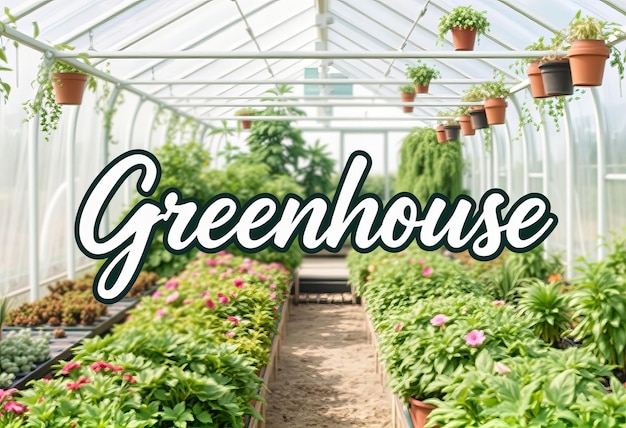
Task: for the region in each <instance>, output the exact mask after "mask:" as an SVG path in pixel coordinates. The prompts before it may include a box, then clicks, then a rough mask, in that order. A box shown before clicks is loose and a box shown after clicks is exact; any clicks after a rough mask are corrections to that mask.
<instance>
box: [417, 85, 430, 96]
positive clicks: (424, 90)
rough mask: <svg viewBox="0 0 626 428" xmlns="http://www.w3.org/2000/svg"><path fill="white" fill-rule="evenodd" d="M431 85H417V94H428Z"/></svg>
mask: <svg viewBox="0 0 626 428" xmlns="http://www.w3.org/2000/svg"><path fill="white" fill-rule="evenodd" d="M428 87H429V85H415V93H416V94H427V93H428Z"/></svg>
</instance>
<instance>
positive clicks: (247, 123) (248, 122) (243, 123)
mask: <svg viewBox="0 0 626 428" xmlns="http://www.w3.org/2000/svg"><path fill="white" fill-rule="evenodd" d="M251 126H252V121H251V120H242V121H241V128H242V129H250V127H251Z"/></svg>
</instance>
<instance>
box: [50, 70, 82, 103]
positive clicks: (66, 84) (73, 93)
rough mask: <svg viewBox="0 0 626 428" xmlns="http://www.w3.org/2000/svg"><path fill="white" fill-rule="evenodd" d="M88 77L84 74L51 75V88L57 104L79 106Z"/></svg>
mask: <svg viewBox="0 0 626 428" xmlns="http://www.w3.org/2000/svg"><path fill="white" fill-rule="evenodd" d="M88 77H89V76H87V75H86V74H84V73H52V87H53V88H54V98H55V100H56V102H57V104H62V105H79V104H81V103H82V102H83V94H84V93H85V85H86V83H87V78H88Z"/></svg>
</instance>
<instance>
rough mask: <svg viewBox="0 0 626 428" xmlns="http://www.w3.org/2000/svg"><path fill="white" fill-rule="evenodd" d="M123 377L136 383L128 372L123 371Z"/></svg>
mask: <svg viewBox="0 0 626 428" xmlns="http://www.w3.org/2000/svg"><path fill="white" fill-rule="evenodd" d="M124 379H125V380H127V381H128V382H130V383H137V381H136V380H135V378H134V377H132V376H131V375H129V374H128V373H124Z"/></svg>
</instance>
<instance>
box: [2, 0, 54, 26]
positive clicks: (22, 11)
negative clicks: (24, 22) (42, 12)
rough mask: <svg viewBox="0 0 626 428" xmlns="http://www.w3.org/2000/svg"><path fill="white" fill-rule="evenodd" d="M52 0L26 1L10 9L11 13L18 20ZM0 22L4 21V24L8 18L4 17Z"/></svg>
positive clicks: (7, 21)
mask: <svg viewBox="0 0 626 428" xmlns="http://www.w3.org/2000/svg"><path fill="white" fill-rule="evenodd" d="M51 1H52V0H37V1H32V2H30V3H26V4H24V5H22V6H20V7H18V8H15V9H13V10H11V15H13V17H14V18H15V20H16V21H17V20H19V19H21V18H23V17H25V16H26V15H28V14H30V13H33V12H34V11H36V10H37V9H39V8H40V7H43V6H45V5H47V4H48V3H50V2H51ZM0 21H1V22H4V23H5V24H8V23H9V20H8V18H4V19H2V20H0Z"/></svg>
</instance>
